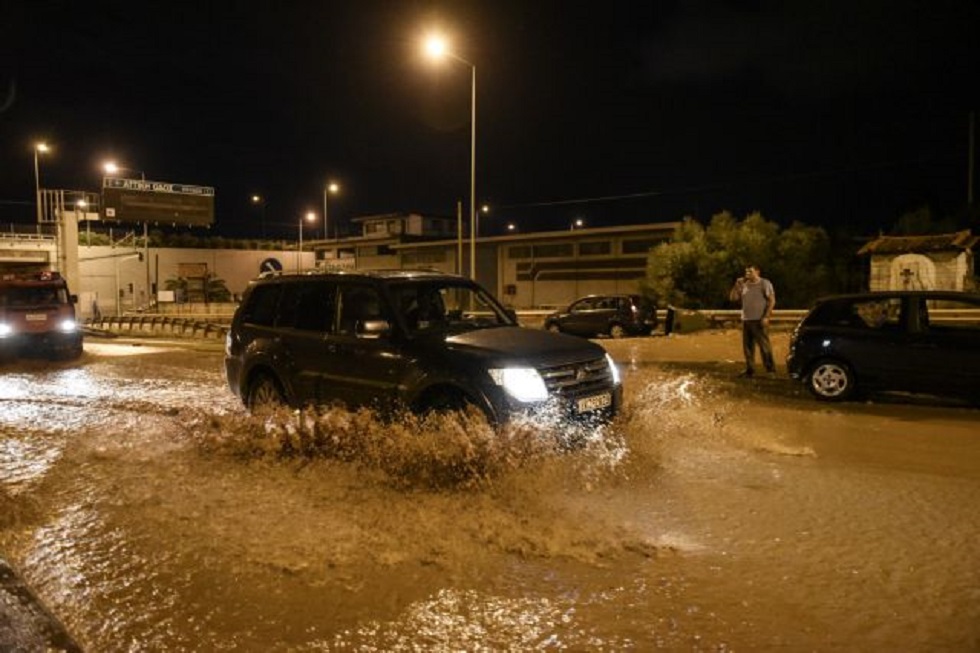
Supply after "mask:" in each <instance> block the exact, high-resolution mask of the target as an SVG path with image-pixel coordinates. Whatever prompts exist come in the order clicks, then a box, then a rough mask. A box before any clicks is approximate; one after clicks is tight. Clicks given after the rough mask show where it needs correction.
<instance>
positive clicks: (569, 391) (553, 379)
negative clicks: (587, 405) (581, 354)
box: [538, 358, 613, 399]
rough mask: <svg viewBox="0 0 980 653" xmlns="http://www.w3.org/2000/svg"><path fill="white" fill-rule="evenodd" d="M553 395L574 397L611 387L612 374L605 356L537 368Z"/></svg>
mask: <svg viewBox="0 0 980 653" xmlns="http://www.w3.org/2000/svg"><path fill="white" fill-rule="evenodd" d="M538 371H539V372H540V373H541V376H542V378H544V383H545V385H546V386H547V387H548V393H549V394H551V395H553V396H558V397H563V398H568V399H575V398H577V397H585V396H588V395H591V394H595V393H597V392H602V391H604V390H609V389H611V388H612V384H613V383H612V374H611V373H610V371H609V363H607V362H606V359H605V358H595V359H593V360H590V361H585V362H582V363H571V364H567V365H557V366H555V367H544V368H541V369H540V370H538Z"/></svg>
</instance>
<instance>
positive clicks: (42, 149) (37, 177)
mask: <svg viewBox="0 0 980 653" xmlns="http://www.w3.org/2000/svg"><path fill="white" fill-rule="evenodd" d="M50 150H51V148H49V147H48V144H47V143H44V142H40V143H35V144H34V201H35V203H36V204H37V223H38V225H40V224H41V218H42V215H41V168H40V166H39V165H38V162H37V155H38V154H45V153H47V152H49V151H50ZM38 229H40V226H39V227H38Z"/></svg>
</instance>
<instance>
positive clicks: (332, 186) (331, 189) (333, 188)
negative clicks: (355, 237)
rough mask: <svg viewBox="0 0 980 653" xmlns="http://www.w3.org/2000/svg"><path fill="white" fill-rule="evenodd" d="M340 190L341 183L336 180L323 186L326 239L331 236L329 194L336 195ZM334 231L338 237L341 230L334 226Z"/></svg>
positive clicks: (324, 237)
mask: <svg viewBox="0 0 980 653" xmlns="http://www.w3.org/2000/svg"><path fill="white" fill-rule="evenodd" d="M339 192H340V184H338V183H337V182H334V181H329V182H327V185H326V186H324V187H323V239H324V240H327V239H328V238H330V232H329V231H328V228H327V220H328V218H327V216H328V215H329V213H327V195H329V194H331V193H333V194H334V195H336V194H337V193H339ZM334 232H335V233H336V234H337V236H338V237H339V236H340V232H339V231H338V230H337V229H336V228H334Z"/></svg>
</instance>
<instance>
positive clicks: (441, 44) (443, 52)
mask: <svg viewBox="0 0 980 653" xmlns="http://www.w3.org/2000/svg"><path fill="white" fill-rule="evenodd" d="M424 49H425V53H426V54H427V55H428V56H429V58H431V59H434V60H439V59H443V58H446V57H448V58H450V59H453V60H455V61H458V62H459V63H461V64H464V65H467V66H469V67H470V71H471V79H472V83H471V90H470V278H471V279H476V237H477V233H476V232H477V220H478V219H479V218H478V216H477V214H476V66H475V65H474V64H472V63H470V62H469V61H467V60H466V59H463V58H462V57H460V56H459V55H457V54H455V53H453V52H451V51H450V50H449V46H448V44H447V43H446V40H445V39H444V38H443V37H441V36H437V35H432V36H429V37H428V38H427V39H426V40H425V43H424Z"/></svg>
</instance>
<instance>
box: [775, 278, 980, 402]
mask: <svg viewBox="0 0 980 653" xmlns="http://www.w3.org/2000/svg"><path fill="white" fill-rule="evenodd" d="M786 365H787V368H788V370H789V374H790V376H791V377H793V378H796V379H801V380H802V381H803V382H804V384H805V385H806V387H807V389H808V390H809V391H810V392H812V393H813V394H814V395H816V396H817V397H818V398H819V399H824V400H830V401H833V400H843V399H847V398H849V397H853V396H855V394H857V393H863V392H865V391H881V390H889V391H902V392H911V393H922V394H930V395H938V396H956V397H958V398H965V399H969V400H974V401H976V400H980V295H978V294H971V293H961V292H943V291H894V292H876V293H866V294H860V295H841V296H836V297H828V298H825V299H822V300H820V301H818V302H817V303H816V304H815V305H814V306H813V308H812V309H811V310H810V311H809V313H808V314H807V315H806V317H804V318H803V320H802V321H801V322H800V324H799V325H798V326H797V327H796V330H795V331H794V332H793V335H792V337H791V339H790V345H789V355H788V357H787V359H786Z"/></svg>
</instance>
